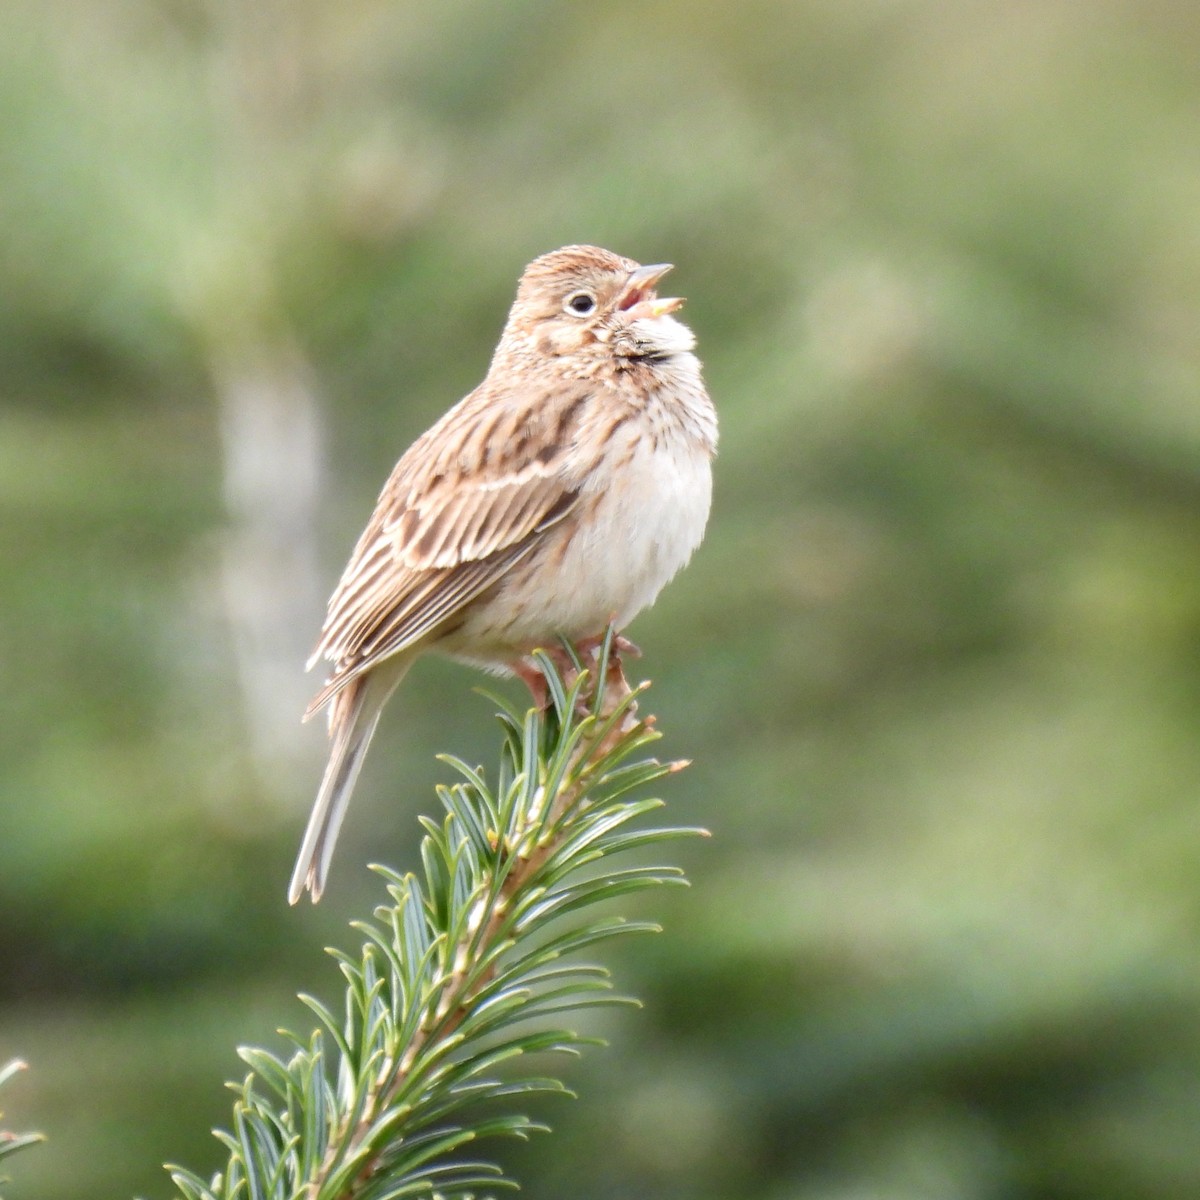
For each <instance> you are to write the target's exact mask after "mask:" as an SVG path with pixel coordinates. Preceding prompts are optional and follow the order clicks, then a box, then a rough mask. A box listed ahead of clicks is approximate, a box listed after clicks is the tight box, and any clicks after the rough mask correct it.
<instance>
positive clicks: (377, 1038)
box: [169, 632, 702, 1200]
mask: <svg viewBox="0 0 1200 1200" xmlns="http://www.w3.org/2000/svg"><path fill="white" fill-rule="evenodd" d="M613 650H614V641H613V637H612V634H611V632H610V634H609V636H608V637H607V638H606V639H605V640H604V642H603V644H602V645H601V646H600V647H599V649H598V650H597V651H596V652H595V656H594V662H593V661H591V660H589V669H586V670H585V669H584V668H583V666H582V665H581V663H580V661H579V659H578V658H577V657H574V656H572V657H567V656H564V655H561V654H560V655H558V656H551V655H543V656H542V657H541V660H540V666H541V668H542V670H543V673H544V674H545V676H546V681H547V687H548V690H549V694H550V696H551V698H552V702H553V705H552V708H551V709H550V710H549V711H548V712H547V713H545V714H543V713H539V712H537V711H530V712H527V713H520V712H519V711H517V710H516V709H513V708H511V707H508V706H507V705H505V704H504V703H503V702H499V703H500V705H501V711H500V713H499V718H500V722H501V727H502V729H503V746H502V752H501V760H500V766H499V771H498V775H497V778H496V780H495V782H494V783H489V781H488V780H487V779H486V778H485V777H484V774H483V772H482V770H480V769H476V768H473V767H470V766H468V765H466V764H465V763H462V762H460V761H458V760H456V759H454V758H449V757H447V758H445V759H444V760H443V761H445V762H447V763H448V764H449V765H451V766H452V767H454V769H455V770H456V771H457V772H458V774H459V775H460V776H461V777H462V778H461V781H460V782H458V783H456V784H454V785H453V786H450V787H442V788H439V789H438V794H439V798H440V800H441V802H442V806H443V808H444V810H445V815H444V817H443V818H442V820H441V821H434V820H431V819H428V818H423V819H422V823H423V825H424V827H425V836H424V838H423V840H422V844H421V851H420V854H421V869H420V871H419V872H412V873H408V874H404V875H401V874H398V873H396V872H394V871H392V870H390V869H389V868H386V867H378V866H377V867H375V868H374V869H375V870H376V871H378V872H379V873H380V875H382V877H383V878H384V880H385V881H386V887H387V892H388V897H389V902H388V903H386V904H383V905H381V906H380V907H379V908H378V909H376V911H375V914H374V918H373V919H372V920H369V921H362V922H356V923H354V925H353V928H354V929H356V930H357V931H358V932H359V933H360V934H362V935H363V937H364V939H365V941H364V943H363V945H362V947H361V951H360V953H359V954H358V955H357V956H355V955H351V954H347V953H344V952H342V951H339V950H331V951H330V953H331V954H332V956H333V957H334V958H335V960H336V961H337V963H338V966H339V968H340V970H341V973H342V975H343V978H344V982H345V1000H344V1010H343V1013H342V1015H341V1016H338V1015H336V1014H335V1013H334V1012H332V1011H331V1010H330V1009H328V1008H327V1007H326V1006H325V1005H323V1004H322V1003H321V1002H320V1001H319V1000H317V999H315V998H314V997H311V996H302V997H301V999H302V1000H303V1001H304V1003H305V1004H306V1005H307V1006H308V1007H309V1008H310V1009H311V1010H312V1012H313V1013H315V1014H316V1017H317V1019H318V1021H319V1023H320V1027H319V1028H318V1029H317V1030H316V1031H314V1032H313V1033H312V1034H311V1035H309V1036H308V1037H307V1038H300V1037H297V1036H295V1035H294V1034H285V1036H287V1037H288V1040H289V1041H290V1042H291V1043H292V1044H293V1046H294V1050H293V1051H292V1053H291V1054H290V1056H289V1057H288V1058H286V1059H281V1058H278V1057H276V1056H275V1055H273V1054H271V1053H270V1052H268V1051H266V1050H262V1049H256V1048H250V1047H243V1048H242V1049H241V1050H240V1051H239V1053H240V1055H241V1057H242V1059H243V1061H244V1062H245V1063H246V1064H247V1065H248V1066H249V1068H250V1073H249V1074H248V1075H247V1076H246V1078H245V1079H244V1080H243V1082H242V1083H241V1084H239V1085H236V1086H235V1088H234V1090H235V1092H236V1094H237V1100H236V1102H235V1104H234V1111H233V1122H232V1129H231V1131H227V1132H226V1131H222V1132H218V1133H217V1136H218V1138H220V1140H221V1141H222V1142H223V1143H224V1145H225V1146H226V1148H227V1150H228V1154H229V1158H228V1164H227V1166H226V1168H225V1170H224V1171H222V1172H220V1173H219V1174H217V1175H215V1176H214V1177H212V1178H211V1179H210V1180H207V1181H206V1180H204V1179H202V1178H200V1177H199V1176H197V1175H195V1174H193V1173H192V1172H189V1171H186V1170H184V1169H183V1168H179V1167H172V1168H169V1169H170V1170H171V1173H172V1179H173V1180H174V1181H175V1184H176V1186H177V1187H178V1189H179V1192H180V1194H181V1195H182V1196H183V1197H185V1198H186V1200H234V1198H235V1197H237V1198H238V1200H241V1198H243V1197H245V1198H248V1200H399V1198H400V1197H408V1196H418V1195H424V1196H432V1197H435V1198H437V1197H440V1198H442V1200H469V1198H470V1197H472V1196H474V1195H475V1194H476V1191H475V1190H476V1189H478V1188H497V1187H505V1186H513V1185H512V1182H511V1181H510V1180H509V1179H508V1178H507V1177H506V1176H505V1175H504V1173H503V1171H502V1170H501V1168H500V1167H498V1166H497V1165H496V1164H494V1163H493V1162H491V1161H490V1160H488V1159H483V1158H478V1157H476V1156H475V1153H474V1149H473V1148H474V1145H475V1143H477V1142H479V1141H480V1140H482V1139H484V1138H496V1137H519V1138H526V1137H528V1136H529V1134H530V1133H532V1132H534V1131H535V1130H542V1129H545V1128H546V1127H545V1126H544V1125H542V1124H540V1123H539V1122H538V1121H536V1120H534V1119H533V1118H531V1117H530V1116H528V1115H526V1114H524V1113H522V1112H520V1111H519V1110H518V1109H517V1108H516V1107H515V1105H516V1104H517V1103H519V1102H520V1101H522V1100H523V1099H524V1098H525V1097H532V1096H536V1095H538V1094H542V1093H567V1089H566V1088H565V1086H564V1085H563V1084H562V1083H561V1081H560V1080H558V1079H557V1078H554V1077H552V1076H549V1075H544V1074H540V1073H536V1072H535V1070H534V1069H533V1068H532V1067H531V1066H530V1065H529V1060H530V1058H531V1056H538V1057H539V1059H540V1057H541V1056H543V1055H545V1054H546V1053H547V1052H556V1053H560V1054H573V1053H577V1052H578V1051H579V1049H580V1048H581V1047H583V1046H584V1045H588V1044H594V1043H595V1042H596V1041H597V1039H594V1038H591V1037H586V1036H583V1035H581V1034H579V1033H578V1032H576V1031H574V1030H572V1029H570V1028H568V1027H566V1026H564V1025H563V1024H562V1019H563V1016H564V1014H566V1013H568V1012H576V1011H579V1010H581V1009H584V1008H587V1007H591V1006H596V1005H605V1004H623V1003H634V1002H633V1001H631V1000H629V999H628V998H626V997H621V996H618V995H616V994H614V993H613V992H612V991H611V990H610V984H609V981H608V975H607V972H606V971H605V970H604V969H603V968H602V967H599V966H594V965H590V964H588V963H585V962H581V961H580V960H579V959H578V957H577V956H578V953H579V952H580V951H582V950H584V949H586V948H590V947H591V946H593V945H595V944H597V943H599V942H603V941H605V940H606V939H608V938H611V937H613V936H615V935H617V934H623V933H632V932H648V931H654V930H656V929H657V926H656V925H654V924H652V923H650V922H647V921H642V920H629V919H626V918H623V917H621V916H619V915H617V914H608V915H597V914H596V913H595V912H594V909H595V906H596V905H598V904H600V903H602V902H604V901H606V900H609V899H611V898H616V897H620V896H624V895H626V894H629V893H632V892H636V891H641V890H643V889H646V888H651V887H657V886H660V885H665V884H679V883H683V882H684V880H683V877H682V874H681V872H680V871H679V870H678V869H677V868H674V867H669V866H648V865H643V864H641V863H640V862H639V863H636V864H634V865H622V866H620V867H617V866H614V864H613V860H614V859H615V858H617V857H618V856H620V855H625V854H628V852H630V851H633V850H639V849H642V848H644V847H646V846H653V845H656V844H658V843H660V842H664V841H666V840H668V839H670V838H674V837H678V836H681V835H684V834H689V833H698V832H702V831H699V830H689V829H679V828H672V827H666V826H663V827H656V828H641V829H630V828H628V826H629V825H630V823H631V822H633V821H635V820H636V819H638V818H642V817H645V816H646V815H647V814H648V813H650V812H652V811H653V810H654V809H656V808H658V807H660V804H661V802H660V801H658V800H647V799H641V800H637V799H629V793H630V792H631V791H633V790H634V789H636V788H639V787H642V786H643V785H645V784H647V783H650V782H652V781H654V780H657V779H660V778H662V777H663V776H664V775H666V774H668V773H670V772H672V771H674V770H676V769H677V768H678V767H679V766H682V765H684V764H681V763H667V764H664V763H661V762H659V761H658V760H656V759H654V758H649V757H642V758H640V759H638V760H637V761H631V760H632V759H633V756H634V755H635V754H637V752H639V751H643V750H645V748H646V747H647V746H648V745H649V743H651V742H652V741H654V740H655V739H656V738H657V737H658V734H657V732H656V731H655V730H654V728H653V718H647V719H644V720H639V719H638V717H637V703H636V701H637V696H638V694H640V689H639V691H638V692H633V691H631V690H630V689H629V687H628V685H627V684H626V683H625V679H624V676H623V674H622V671H621V666H620V661H619V659H618V658H617V656H616V655H615V654H614V653H613ZM556 662H559V663H561V664H562V666H563V668H564V670H563V671H562V672H561V673H560V672H559V671H558V670H556V669H555V663H556ZM593 680H599V681H600V685H599V686H597V685H596V684H594V683H593ZM568 1094H569V1093H568Z"/></svg>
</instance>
